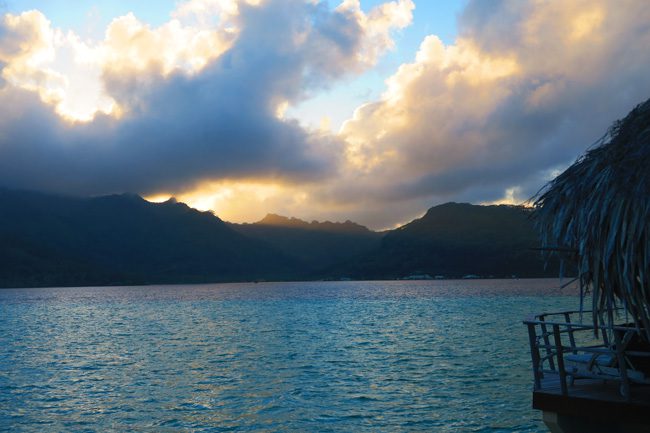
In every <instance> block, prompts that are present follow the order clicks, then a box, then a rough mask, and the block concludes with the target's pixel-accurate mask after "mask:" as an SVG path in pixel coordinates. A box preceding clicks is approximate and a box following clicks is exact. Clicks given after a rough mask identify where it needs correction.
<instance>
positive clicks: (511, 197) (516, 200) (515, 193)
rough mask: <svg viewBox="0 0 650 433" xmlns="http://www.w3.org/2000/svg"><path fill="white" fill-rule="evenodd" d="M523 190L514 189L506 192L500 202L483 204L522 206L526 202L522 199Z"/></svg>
mask: <svg viewBox="0 0 650 433" xmlns="http://www.w3.org/2000/svg"><path fill="white" fill-rule="evenodd" d="M520 195H521V188H519V187H513V188H508V189H506V190H505V193H504V195H503V197H502V198H500V199H499V200H494V201H489V202H482V203H481V204H482V205H491V204H509V205H518V204H521V203H522V202H523V201H524V200H522V198H521V197H520Z"/></svg>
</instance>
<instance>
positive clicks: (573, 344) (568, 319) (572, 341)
mask: <svg viewBox="0 0 650 433" xmlns="http://www.w3.org/2000/svg"><path fill="white" fill-rule="evenodd" d="M564 320H565V321H566V323H567V326H568V327H569V344H571V352H573V354H574V355H575V354H577V353H578V352H577V351H576V339H575V337H574V336H573V332H574V331H573V326H571V313H564Z"/></svg>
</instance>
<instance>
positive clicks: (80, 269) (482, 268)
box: [0, 189, 557, 287]
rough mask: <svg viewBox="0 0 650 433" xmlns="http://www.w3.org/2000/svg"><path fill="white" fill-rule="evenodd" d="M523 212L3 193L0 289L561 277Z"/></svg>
mask: <svg viewBox="0 0 650 433" xmlns="http://www.w3.org/2000/svg"><path fill="white" fill-rule="evenodd" d="M529 217H530V211H529V210H528V209H526V208H522V207H516V206H477V205H470V204H458V203H448V204H444V205H440V206H436V207H433V208H431V209H429V211H428V212H427V213H426V214H425V215H424V216H423V217H422V218H419V219H417V220H414V221H412V222H411V223H409V224H406V225H404V226H402V227H400V228H398V229H395V230H390V231H387V232H382V233H379V232H374V231H372V230H369V229H368V228H366V227H364V226H361V225H359V224H356V223H353V222H351V221H346V222H343V223H336V222H329V221H326V222H318V221H312V222H306V221H303V220H300V219H297V218H288V217H283V216H279V215H273V214H269V215H267V216H266V217H265V218H264V219H262V220H261V221H259V222H257V223H253V224H231V223H226V222H224V221H222V220H221V219H219V218H218V217H217V216H215V215H213V214H212V213H211V212H200V211H198V210H195V209H192V208H190V207H188V206H187V205H185V204H183V203H178V202H176V201H175V200H169V201H166V202H164V203H151V202H148V201H146V200H144V199H142V198H141V197H139V196H137V195H133V194H121V195H110V196H103V197H94V198H76V197H67V196H60V195H54V194H46V193H39V192H29V191H14V190H8V189H0V287H31V286H75V285H110V284H123V285H134V284H154V283H200V282H226V281H257V280H301V279H339V278H344V277H349V278H356V279H384V278H388V279H394V278H405V277H413V276H414V275H427V274H428V275H430V276H438V275H440V276H444V277H462V276H465V275H468V274H473V275H477V276H483V277H490V276H494V277H504V276H507V277H510V276H512V275H517V276H520V277H537V276H548V275H557V266H551V267H550V268H548V269H545V268H544V262H543V261H542V259H541V257H540V254H539V252H535V251H532V250H531V248H534V247H537V246H539V241H538V239H537V236H536V233H535V231H534V229H533V226H532V222H531V220H530V218H529Z"/></svg>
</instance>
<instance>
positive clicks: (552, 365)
mask: <svg viewBox="0 0 650 433" xmlns="http://www.w3.org/2000/svg"><path fill="white" fill-rule="evenodd" d="M539 321H540V322H542V323H541V324H540V327H541V328H542V336H543V337H544V345H545V346H546V354H547V355H548V365H549V367H550V368H551V370H555V363H554V362H553V356H552V355H553V351H552V350H551V342H550V340H549V339H548V331H547V328H546V323H543V322H544V316H539Z"/></svg>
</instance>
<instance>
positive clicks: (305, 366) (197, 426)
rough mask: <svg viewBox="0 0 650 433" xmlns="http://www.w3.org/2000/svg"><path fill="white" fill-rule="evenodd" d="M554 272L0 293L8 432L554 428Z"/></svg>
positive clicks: (569, 303)
mask: <svg viewBox="0 0 650 433" xmlns="http://www.w3.org/2000/svg"><path fill="white" fill-rule="evenodd" d="M558 286H559V281H558V280H466V281H408V282H405V281H388V282H307V283H260V284H252V283H251V284H220V285H192V286H149V287H110V288H88V287H85V288H51V289H10V290H0V431H11V432H48V431H53V432H64V431H65V432H68V431H70V432H94V431H98V432H110V431H134V432H179V431H180V432H222V431H223V432H226V431H244V432H249V431H255V432H257V431H260V432H411V431H427V432H546V431H547V430H546V429H545V427H544V425H543V423H542V422H541V415H540V414H539V413H537V411H534V410H532V409H531V390H532V373H531V367H530V356H529V349H528V342H527V334H526V329H525V327H524V326H523V325H522V319H524V318H526V317H530V316H531V315H533V314H535V313H541V312H550V311H556V310H564V309H575V308H577V306H578V299H577V297H576V295H575V293H574V292H570V291H566V290H561V289H558Z"/></svg>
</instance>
